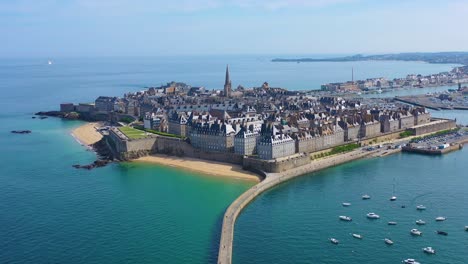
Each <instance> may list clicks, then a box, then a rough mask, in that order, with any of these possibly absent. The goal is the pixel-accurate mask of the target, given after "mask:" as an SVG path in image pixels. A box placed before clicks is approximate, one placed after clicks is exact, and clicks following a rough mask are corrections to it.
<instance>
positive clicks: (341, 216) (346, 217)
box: [340, 215, 353, 222]
mask: <svg viewBox="0 0 468 264" xmlns="http://www.w3.org/2000/svg"><path fill="white" fill-rule="evenodd" d="M340 220H343V221H348V222H350V221H353V219H352V218H351V217H349V216H346V215H340Z"/></svg>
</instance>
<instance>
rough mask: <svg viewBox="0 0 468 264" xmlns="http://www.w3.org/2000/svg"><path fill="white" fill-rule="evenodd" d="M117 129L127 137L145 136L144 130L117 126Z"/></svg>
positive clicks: (137, 137)
mask: <svg viewBox="0 0 468 264" xmlns="http://www.w3.org/2000/svg"><path fill="white" fill-rule="evenodd" d="M119 130H120V131H121V132H122V133H124V134H125V135H126V136H127V137H128V138H129V139H140V138H144V137H146V135H145V132H144V131H141V130H138V129H134V128H132V127H119Z"/></svg>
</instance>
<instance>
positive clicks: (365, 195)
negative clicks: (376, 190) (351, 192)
mask: <svg viewBox="0 0 468 264" xmlns="http://www.w3.org/2000/svg"><path fill="white" fill-rule="evenodd" d="M362 199H363V200H369V199H370V195H368V194H364V195H363V196H362Z"/></svg>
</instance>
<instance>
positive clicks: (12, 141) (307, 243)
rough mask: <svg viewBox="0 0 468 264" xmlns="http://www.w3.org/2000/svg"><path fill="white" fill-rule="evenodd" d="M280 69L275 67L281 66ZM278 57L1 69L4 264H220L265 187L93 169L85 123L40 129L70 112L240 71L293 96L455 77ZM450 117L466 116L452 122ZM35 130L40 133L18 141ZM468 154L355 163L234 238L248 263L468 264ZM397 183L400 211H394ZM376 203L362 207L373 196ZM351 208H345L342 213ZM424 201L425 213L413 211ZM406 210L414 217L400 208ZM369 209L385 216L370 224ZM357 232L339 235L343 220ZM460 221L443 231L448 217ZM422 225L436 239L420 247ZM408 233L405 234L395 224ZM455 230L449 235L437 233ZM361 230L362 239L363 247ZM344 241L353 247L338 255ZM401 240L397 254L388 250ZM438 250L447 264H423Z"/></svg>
mask: <svg viewBox="0 0 468 264" xmlns="http://www.w3.org/2000/svg"><path fill="white" fill-rule="evenodd" d="M273 57H275V56H273ZM269 59H270V57H268V58H267V57H262V56H259V57H256V56H241V57H234V56H229V57H189V58H101V59H95V58H88V59H84V58H83V59H59V58H57V59H54V64H53V65H50V66H47V65H46V61H47V59H43V60H40V59H17V60H13V59H8V60H5V59H0V91H1V93H2V95H1V100H0V107H1V109H2V112H1V113H0V124H1V125H0V144H1V146H2V151H1V152H0V162H1V166H0V201H1V203H0V212H1V213H0V237H1V238H2V239H1V240H0V263H215V262H216V257H217V251H218V241H219V230H220V228H221V221H222V215H223V212H224V210H225V209H226V207H227V206H228V205H229V204H230V202H232V201H233V200H234V199H235V198H236V197H237V196H238V195H240V194H241V193H242V192H243V191H245V190H246V189H247V188H249V187H250V186H252V184H253V183H251V182H246V181H240V180H235V179H225V178H216V177H209V176H203V175H198V174H195V173H192V172H185V171H181V170H176V169H173V168H167V167H162V166H153V165H142V164H134V163H122V164H113V165H110V166H107V167H105V168H100V169H95V170H92V171H86V170H76V169H74V168H72V167H71V165H73V164H76V163H80V164H84V163H88V162H92V161H93V160H94V159H95V155H94V154H93V153H92V152H89V151H87V150H86V149H85V148H84V147H83V146H80V145H79V144H78V143H77V142H76V141H75V140H74V139H73V138H72V137H71V136H70V134H69V133H70V130H71V129H73V128H74V127H76V126H78V125H80V124H81V122H74V121H62V120H59V119H54V118H48V119H45V120H38V119H31V113H33V112H36V111H39V110H53V109H56V108H57V107H58V104H59V103H61V102H67V101H71V102H87V101H92V100H94V98H95V97H96V96H98V95H116V96H117V95H122V94H123V93H124V92H127V91H137V90H140V89H142V88H143V87H144V86H152V85H160V84H161V83H165V82H169V81H172V80H174V81H184V82H186V83H189V84H192V85H204V86H206V87H208V88H219V87H221V86H222V84H223V81H224V79H223V78H224V70H225V68H224V67H225V65H226V64H227V63H229V65H230V68H231V76H232V79H233V84H234V85H238V84H242V85H245V86H252V85H260V84H261V83H262V82H264V81H268V82H270V84H271V85H272V86H281V87H287V88H290V89H311V88H318V87H319V86H320V84H322V83H325V82H331V81H345V80H348V79H350V69H351V67H354V69H355V77H356V78H367V77H378V76H385V77H402V76H405V75H406V74H408V73H422V74H428V73H434V72H440V71H447V70H450V69H451V68H452V66H453V65H431V64H425V63H417V62H359V63H300V64H296V63H285V64H283V63H271V62H269ZM444 115H446V116H447V117H451V116H452V115H459V116H461V117H462V118H465V120H466V114H465V113H464V112H459V113H455V112H452V111H450V112H444ZM14 129H30V130H32V131H33V133H32V134H29V135H14V134H11V133H10V130H14ZM467 157H468V155H467V151H466V150H464V151H459V152H455V153H452V154H449V155H446V156H443V157H436V158H434V157H426V156H414V155H403V154H399V155H395V156H391V157H387V158H382V159H373V160H363V161H358V162H353V163H350V164H346V165H343V166H339V167H336V168H332V169H328V170H325V171H323V172H320V173H316V174H314V175H311V176H310V177H303V178H301V179H297V180H294V181H291V182H289V183H286V184H284V185H281V186H279V187H278V188H275V189H273V190H271V191H269V192H267V193H265V194H264V195H262V196H261V197H260V198H259V199H258V200H256V201H255V202H253V203H252V204H251V205H250V206H249V207H248V208H247V209H246V211H245V212H244V213H242V215H241V217H240V218H239V223H238V225H237V226H236V231H235V232H236V234H235V235H236V239H235V241H234V242H235V247H234V260H235V261H236V263H367V262H369V263H371V262H372V263H398V262H399V261H400V260H401V259H402V258H406V257H414V258H417V259H421V260H423V263H468V260H467V259H466V256H465V255H466V252H467V247H466V245H467V244H468V240H467V239H468V232H466V233H465V232H464V231H463V226H464V225H468V223H467V221H468V212H467V210H468V207H467V206H466V204H467V201H468V197H467V195H466V190H467V189H468V179H467V177H466V175H465V174H466V171H467V170H468V167H467V166H468V165H467V164H468V162H467ZM394 178H395V182H396V192H397V195H398V201H397V202H395V203H390V202H388V201H387V199H388V197H389V196H390V195H391V189H392V182H393V179H394ZM364 192H366V193H369V194H371V195H372V196H373V198H372V199H371V200H370V201H366V202H363V201H361V200H360V199H359V198H360V196H361V194H362V193H364ZM343 201H349V202H352V203H353V205H352V206H351V207H349V208H342V207H341V205H340V204H341V202H343ZM419 203H423V204H425V205H426V206H427V207H428V210H427V211H426V212H422V213H418V212H416V210H415V209H414V206H415V205H417V204H419ZM402 204H405V205H407V208H405V209H402V208H399V206H400V205H402ZM368 211H375V212H376V213H379V214H381V216H382V219H380V220H378V221H367V219H365V217H364V215H365V213H367V212H368ZM341 214H347V215H350V216H352V217H353V218H354V219H355V220H354V221H353V222H352V223H340V222H339V221H338V220H337V216H338V215H341ZM439 214H440V215H445V216H447V217H448V220H447V221H446V222H444V223H437V224H436V223H435V222H434V221H433V218H434V217H435V216H436V215H439ZM418 218H422V219H424V220H426V221H427V222H428V225H427V226H425V227H421V229H422V230H423V231H424V235H423V237H421V238H411V237H410V236H409V233H408V232H409V229H410V228H411V227H412V226H414V224H412V223H413V221H415V220H417V219H418ZM390 219H392V220H396V221H399V222H400V224H399V225H398V226H396V227H395V228H393V229H389V227H388V226H386V225H385V222H386V221H387V220H390ZM439 228H440V229H443V230H445V231H448V232H449V236H447V237H438V236H436V235H435V234H433V233H432V232H433V231H434V230H435V229H439ZM350 232H357V233H362V234H363V235H364V236H365V238H364V239H363V240H362V241H356V240H353V239H352V237H351V236H350V235H349V234H348V233H350ZM331 236H334V237H336V238H338V239H340V240H341V241H342V243H341V244H340V245H338V246H336V247H332V246H331V245H330V243H329V242H328V241H327V238H328V237H331ZM385 236H390V237H391V238H392V239H394V240H395V245H394V246H393V247H391V248H388V247H385V245H384V244H383V242H382V241H381V239H383V237H385ZM423 246H433V247H435V248H436V249H437V250H438V254H437V255H436V256H431V257H429V256H424V255H423V254H422V253H421V252H420V251H421V250H420V248H421V247H423Z"/></svg>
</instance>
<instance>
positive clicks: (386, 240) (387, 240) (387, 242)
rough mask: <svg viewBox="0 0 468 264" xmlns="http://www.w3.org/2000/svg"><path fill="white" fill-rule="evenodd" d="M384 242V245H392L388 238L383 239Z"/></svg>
mask: <svg viewBox="0 0 468 264" xmlns="http://www.w3.org/2000/svg"><path fill="white" fill-rule="evenodd" d="M384 241H385V244H387V245H393V241H392V240H391V239H389V238H385V239H384Z"/></svg>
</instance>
